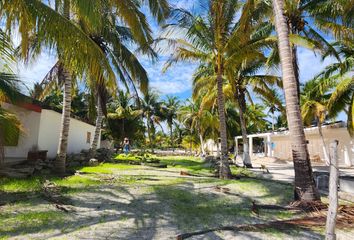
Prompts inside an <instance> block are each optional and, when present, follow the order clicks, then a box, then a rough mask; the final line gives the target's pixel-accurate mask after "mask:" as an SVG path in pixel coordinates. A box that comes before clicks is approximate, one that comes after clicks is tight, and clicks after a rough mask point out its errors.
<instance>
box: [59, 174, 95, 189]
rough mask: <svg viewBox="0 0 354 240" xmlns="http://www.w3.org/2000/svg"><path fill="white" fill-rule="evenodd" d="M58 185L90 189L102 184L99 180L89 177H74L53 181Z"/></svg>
mask: <svg viewBox="0 0 354 240" xmlns="http://www.w3.org/2000/svg"><path fill="white" fill-rule="evenodd" d="M53 182H55V183H56V184H57V185H59V186H64V187H88V186H92V185H98V184H100V183H101V181H100V180H99V179H94V178H92V177H89V176H80V175H74V176H70V177H66V178H63V179H56V180H53Z"/></svg>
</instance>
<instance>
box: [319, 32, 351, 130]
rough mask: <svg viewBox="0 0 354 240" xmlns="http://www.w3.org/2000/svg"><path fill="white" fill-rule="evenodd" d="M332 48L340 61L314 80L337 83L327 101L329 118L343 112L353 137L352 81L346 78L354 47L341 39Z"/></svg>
mask: <svg viewBox="0 0 354 240" xmlns="http://www.w3.org/2000/svg"><path fill="white" fill-rule="evenodd" d="M333 47H334V48H336V49H337V52H338V54H339V55H340V57H341V61H339V62H335V63H332V64H330V65H328V66H327V67H326V68H325V69H324V70H323V71H322V72H321V73H319V74H318V75H317V76H315V79H318V81H319V82H327V81H329V80H332V81H336V82H337V85H336V88H335V89H334V91H333V93H332V95H331V97H330V99H329V100H328V106H327V108H328V113H329V117H333V116H335V115H336V114H338V113H339V112H340V111H345V112H346V114H347V116H348V120H347V128H348V132H349V133H350V135H351V136H354V122H353V119H354V117H353V113H354V104H353V101H354V79H353V78H351V77H347V76H346V75H347V74H348V73H349V72H350V71H352V69H353V67H354V57H353V56H354V46H353V43H352V42H351V41H347V40H346V39H343V40H341V41H337V42H335V43H333ZM326 56H327V54H326V55H325V57H326Z"/></svg>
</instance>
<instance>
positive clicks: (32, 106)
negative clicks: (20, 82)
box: [11, 94, 95, 125]
mask: <svg viewBox="0 0 354 240" xmlns="http://www.w3.org/2000/svg"><path fill="white" fill-rule="evenodd" d="M11 104H14V105H17V106H19V107H22V108H24V109H27V110H30V111H34V112H38V113H40V112H42V109H46V110H52V111H54V112H57V113H60V114H61V113H62V109H60V108H57V107H53V106H50V105H48V104H45V103H44V102H41V101H39V100H37V99H34V98H32V97H29V96H26V95H24V94H21V100H20V101H18V102H15V103H11ZM70 117H71V118H74V119H76V120H79V121H81V122H85V123H87V124H90V125H95V124H94V123H93V122H91V121H89V120H88V119H84V118H82V117H80V116H77V115H75V114H74V113H71V114H70Z"/></svg>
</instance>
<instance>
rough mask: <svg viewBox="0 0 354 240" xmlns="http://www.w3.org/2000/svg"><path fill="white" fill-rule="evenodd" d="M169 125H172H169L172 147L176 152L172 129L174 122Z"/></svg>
mask: <svg viewBox="0 0 354 240" xmlns="http://www.w3.org/2000/svg"><path fill="white" fill-rule="evenodd" d="M168 125H170V126H169V127H170V139H171V147H172V151H173V152H174V151H175V149H174V146H173V130H172V124H171V123H170V124H168Z"/></svg>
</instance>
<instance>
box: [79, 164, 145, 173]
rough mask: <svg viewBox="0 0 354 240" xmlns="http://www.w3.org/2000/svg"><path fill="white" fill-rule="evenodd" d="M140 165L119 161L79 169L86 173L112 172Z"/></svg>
mask: <svg viewBox="0 0 354 240" xmlns="http://www.w3.org/2000/svg"><path fill="white" fill-rule="evenodd" d="M138 167H139V166H133V165H128V164H118V163H103V164H100V165H98V166H94V167H82V168H78V169H77V170H78V171H80V172H84V173H103V174H112V173H114V171H115V170H130V169H134V168H138Z"/></svg>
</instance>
